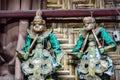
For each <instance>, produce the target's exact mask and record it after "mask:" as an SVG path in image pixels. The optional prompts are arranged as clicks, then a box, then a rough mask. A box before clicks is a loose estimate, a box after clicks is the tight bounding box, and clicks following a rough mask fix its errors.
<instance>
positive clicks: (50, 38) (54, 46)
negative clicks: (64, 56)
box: [22, 32, 61, 56]
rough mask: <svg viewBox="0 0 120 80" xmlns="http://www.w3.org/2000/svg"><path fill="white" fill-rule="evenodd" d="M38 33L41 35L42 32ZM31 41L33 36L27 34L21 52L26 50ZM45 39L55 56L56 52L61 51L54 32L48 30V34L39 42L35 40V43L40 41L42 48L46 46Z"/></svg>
mask: <svg viewBox="0 0 120 80" xmlns="http://www.w3.org/2000/svg"><path fill="white" fill-rule="evenodd" d="M40 35H42V34H40ZM32 41H33V38H32V37H31V35H30V34H29V35H28V36H27V38H26V43H25V45H24V47H23V48H22V51H23V52H27V51H28V49H29V47H30V45H31V42H32ZM47 41H49V42H50V44H51V47H52V49H53V50H54V53H55V56H57V54H60V53H61V49H60V45H59V42H58V41H57V38H56V36H55V35H54V34H52V32H50V33H49V34H48V36H46V37H45V38H44V39H43V40H42V41H40V42H39V41H37V43H36V44H39V43H41V44H42V45H44V49H46V48H47Z"/></svg>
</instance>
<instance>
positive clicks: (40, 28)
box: [33, 24, 46, 33]
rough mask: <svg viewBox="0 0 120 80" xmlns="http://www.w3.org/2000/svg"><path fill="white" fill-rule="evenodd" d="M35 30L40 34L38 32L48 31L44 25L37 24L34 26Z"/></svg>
mask: <svg viewBox="0 0 120 80" xmlns="http://www.w3.org/2000/svg"><path fill="white" fill-rule="evenodd" d="M33 30H34V31H35V32H36V33H38V32H44V31H45V30H46V27H45V25H44V24H35V25H34V26H33Z"/></svg>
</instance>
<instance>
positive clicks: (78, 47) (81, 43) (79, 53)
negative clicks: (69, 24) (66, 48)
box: [72, 35, 84, 58]
mask: <svg viewBox="0 0 120 80" xmlns="http://www.w3.org/2000/svg"><path fill="white" fill-rule="evenodd" d="M83 42H84V41H83V36H82V35H81V36H80V38H79V39H78V41H77V44H76V45H75V47H74V48H73V50H72V53H75V52H77V57H78V58H82V56H83V52H81V51H80V52H79V50H80V48H81V47H82V45H83Z"/></svg>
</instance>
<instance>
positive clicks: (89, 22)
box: [83, 17, 95, 31]
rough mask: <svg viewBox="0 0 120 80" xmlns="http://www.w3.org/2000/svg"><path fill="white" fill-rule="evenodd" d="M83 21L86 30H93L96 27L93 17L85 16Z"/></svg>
mask: <svg viewBox="0 0 120 80" xmlns="http://www.w3.org/2000/svg"><path fill="white" fill-rule="evenodd" d="M83 23H84V26H83V28H84V30H86V31H89V30H92V29H93V28H94V27H95V19H94V18H92V17H85V18H84V19H83Z"/></svg>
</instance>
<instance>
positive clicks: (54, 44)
mask: <svg viewBox="0 0 120 80" xmlns="http://www.w3.org/2000/svg"><path fill="white" fill-rule="evenodd" d="M49 40H50V44H51V47H52V48H53V49H54V53H55V55H57V54H60V53H61V49H60V44H59V42H58V40H57V38H56V36H55V35H54V34H52V33H50V34H49Z"/></svg>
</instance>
